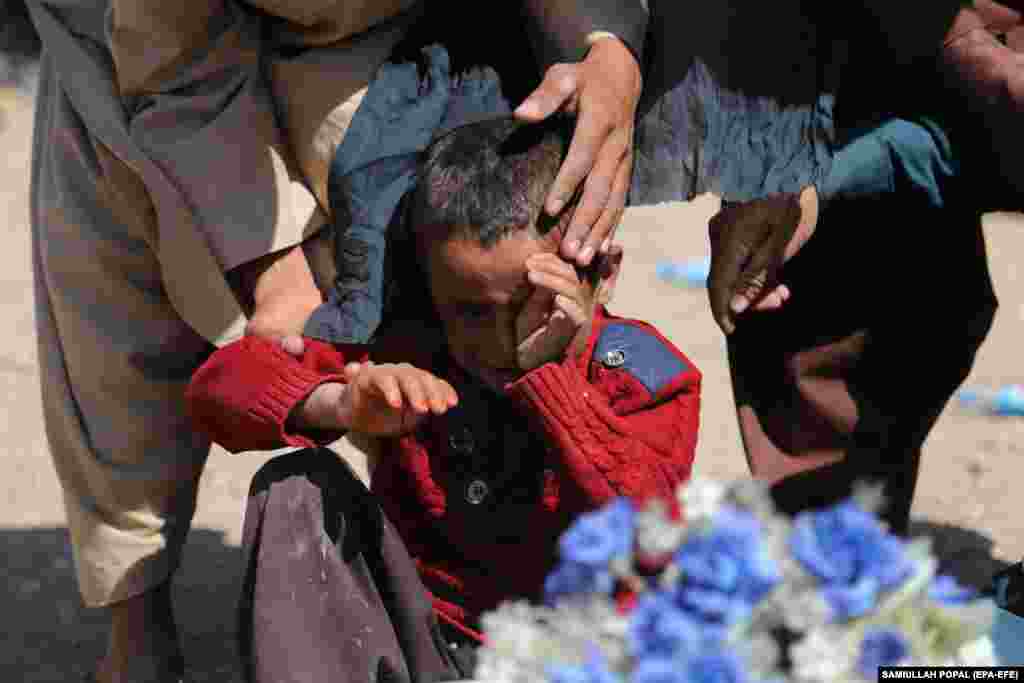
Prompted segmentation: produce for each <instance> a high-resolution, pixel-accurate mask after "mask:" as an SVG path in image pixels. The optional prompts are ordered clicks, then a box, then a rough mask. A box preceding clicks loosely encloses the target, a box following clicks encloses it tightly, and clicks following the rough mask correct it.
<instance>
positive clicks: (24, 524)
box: [0, 89, 1024, 683]
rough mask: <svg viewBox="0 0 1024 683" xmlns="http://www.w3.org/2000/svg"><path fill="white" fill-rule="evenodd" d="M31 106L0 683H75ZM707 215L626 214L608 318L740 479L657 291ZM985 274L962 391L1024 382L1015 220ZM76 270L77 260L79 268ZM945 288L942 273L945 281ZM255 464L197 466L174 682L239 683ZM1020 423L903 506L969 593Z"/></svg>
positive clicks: (6, 312) (720, 422) (7, 203)
mask: <svg viewBox="0 0 1024 683" xmlns="http://www.w3.org/2000/svg"><path fill="white" fill-rule="evenodd" d="M31 107H32V103H31V100H30V99H28V98H27V97H23V96H18V95H12V94H10V92H9V91H7V92H5V91H4V90H3V89H0V129H2V131H0V215H2V216H5V217H6V222H5V223H2V224H0V235H2V240H3V241H2V244H3V249H0V320H6V321H7V322H6V323H5V325H6V327H4V328H3V329H6V330H7V333H6V334H7V337H6V338H7V342H5V343H3V344H0V443H2V444H3V446H0V459H2V471H3V476H2V478H0V558H3V559H2V560H0V624H2V629H3V635H2V636H0V681H12V682H13V681H25V682H26V683H36V682H39V683H42V682H44V681H45V682H50V681H75V680H81V679H82V676H83V675H84V674H85V673H86V672H87V671H88V670H89V669H90V667H91V666H92V664H93V663H94V662H95V660H96V658H97V657H98V656H99V654H100V652H101V650H102V647H103V638H104V630H105V624H104V619H103V616H102V614H101V613H98V612H96V611H92V610H85V609H83V608H82V607H81V606H80V602H79V598H78V594H77V592H76V587H75V580H74V573H73V570H72V566H71V560H70V553H69V549H68V536H67V530H66V528H65V526H64V516H63V510H62V505H61V493H60V488H59V486H58V484H57V480H56V476H55V474H54V471H53V466H52V464H51V461H50V457H49V455H48V453H47V446H46V439H45V435H44V432H43V423H42V418H41V410H40V401H39V377H38V369H37V364H36V349H35V339H34V333H33V324H32V318H33V307H32V283H31V273H30V265H29V264H30V259H29V225H28V209H27V195H28V169H29V159H30V142H31V140H30V138H31V131H32V128H31V118H32V116H31V113H32V112H31ZM713 210H714V202H713V201H711V200H710V199H709V200H704V199H701V200H699V201H697V202H694V203H691V204H677V205H665V206H660V207H650V208H643V209H638V210H631V211H630V212H629V213H628V214H627V218H626V220H625V222H624V224H623V226H622V228H621V229H620V232H619V235H620V240H621V242H622V244H623V245H624V246H625V248H626V265H625V268H624V272H623V275H622V279H621V282H620V285H619V289H618V292H617V295H616V301H615V303H614V306H613V308H614V309H615V310H616V311H617V312H620V313H622V314H626V315H630V316H635V317H639V318H645V319H647V320H650V321H651V322H653V323H655V324H656V325H658V326H659V327H660V328H661V329H662V330H663V331H664V332H665V333H666V334H667V335H668V336H669V337H670V338H671V339H672V340H673V341H674V342H676V344H678V345H679V346H680V347H681V348H683V349H684V350H685V351H686V353H687V354H688V355H689V356H690V357H691V358H692V359H693V360H694V361H695V362H696V363H697V365H698V366H699V367H700V369H701V370H702V371H703V373H704V404H703V412H702V416H701V419H702V422H703V431H702V435H701V442H700V447H699V453H698V457H697V470H698V472H700V473H702V474H706V475H712V476H716V477H725V478H731V477H738V476H742V475H744V474H745V473H746V465H745V462H744V460H743V455H742V450H741V448H740V444H739V436H738V431H737V427H736V421H735V417H734V414H733V411H732V397H731V391H730V388H729V382H728V370H727V366H726V362H725V353H724V343H723V339H722V336H721V335H720V333H719V332H718V330H717V328H716V327H715V326H714V324H713V322H712V320H711V317H710V315H709V313H708V310H707V305H706V299H705V293H704V292H703V291H701V290H685V289H678V288H674V287H672V286H670V285H668V284H665V283H662V282H659V281H658V280H657V279H656V277H655V274H654V269H655V264H656V263H657V262H658V261H661V260H663V259H665V258H671V259H678V260H688V259H700V258H702V257H703V256H704V254H705V252H706V248H707V247H706V239H705V228H704V221H705V220H706V218H707V217H708V216H709V215H710V212H711V211H713ZM986 232H987V235H988V240H989V253H990V257H991V267H992V275H993V277H994V279H995V284H996V288H997V292H998V294H999V296H1000V299H1001V304H1002V305H1001V308H1000V310H999V315H998V318H997V320H996V323H995V327H994V329H993V330H992V333H991V335H990V337H989V339H988V341H987V342H986V344H985V346H984V348H982V350H981V352H980V355H979V357H978V361H977V365H976V367H975V370H974V372H973V374H972V376H971V377H970V379H969V380H968V382H969V383H970V384H977V385H1002V384H1005V383H1009V382H1020V383H1024V363H1022V361H1021V356H1020V349H1021V347H1020V345H1021V340H1022V339H1024V259H1022V258H1021V255H1022V254H1024V218H1022V217H1019V216H1012V215H999V216H990V217H989V220H987V222H986ZM82 256H83V258H88V255H86V254H83V255H82ZM945 275H946V276H948V277H955V276H956V274H955V273H949V274H945ZM268 457H270V456H269V455H252V454H250V455H245V456H228V455H227V454H225V453H224V452H222V451H217V452H214V453H213V454H212V456H211V457H210V460H209V464H208V466H207V469H206V473H205V476H204V478H203V484H202V489H201V493H200V497H199V510H198V513H197V515H196V519H195V524H194V531H193V532H192V535H191V537H190V540H189V544H188V547H187V551H186V555H185V559H184V566H183V567H182V571H181V572H180V573H179V576H178V577H177V580H176V583H175V590H176V597H177V604H178V608H179V611H178V617H179V621H180V624H181V627H182V634H183V641H184V647H185V652H186V656H187V658H188V662H189V670H190V673H189V679H188V680H190V681H195V682H211V683H212V682H216V683H232V682H234V681H239V680H240V678H239V675H238V669H237V666H236V663H235V654H234V641H233V635H232V633H233V629H234V624H233V620H234V607H235V601H236V596H237V593H238V589H237V586H238V583H239V578H240V574H241V566H240V554H239V550H238V542H239V537H240V527H241V521H242V519H241V515H242V506H243V500H244V496H245V492H246V489H247V487H248V483H249V480H250V477H251V475H252V474H253V473H254V472H255V470H256V469H257V468H258V467H259V466H260V465H261V464H262V463H263V462H264V461H266V460H267V459H268ZM1022 482H1024V420H1022V419H995V418H984V417H977V416H973V415H969V414H964V413H961V412H958V411H957V410H956V408H955V407H950V409H948V410H947V412H946V414H945V415H943V417H942V418H941V420H940V422H939V424H938V426H937V427H936V429H935V430H934V432H933V433H932V435H931V438H930V440H929V442H928V444H927V447H926V453H925V458H924V466H923V473H922V476H921V479H920V484H919V487H918V495H917V499H916V501H915V504H914V516H915V520H916V521H915V524H916V528H917V531H918V532H921V533H928V534H931V535H934V536H935V537H936V540H937V547H938V549H939V551H940V554H941V555H942V556H943V557H944V558H945V559H947V560H948V561H950V562H952V563H953V564H954V565H955V568H956V571H957V573H959V574H961V576H964V577H966V578H968V579H970V580H972V581H973V582H975V583H978V584H983V583H984V582H985V581H986V580H987V578H988V577H989V576H991V574H992V573H993V571H994V570H995V569H996V568H998V567H1001V566H1004V564H1005V563H1006V562H1008V561H1016V560H1018V559H1020V558H1021V557H1024V521H1022V520H1024V504H1022V502H1021V499H1020V498H1017V497H1016V496H1019V495H1020V492H1021V483H1022Z"/></svg>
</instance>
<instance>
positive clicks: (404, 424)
mask: <svg viewBox="0 0 1024 683" xmlns="http://www.w3.org/2000/svg"><path fill="white" fill-rule="evenodd" d="M345 377H346V379H347V380H348V383H347V384H341V383H338V382H328V383H326V384H321V385H320V386H319V387H317V388H316V389H315V390H314V391H313V393H311V394H310V395H309V397H308V398H307V399H306V400H305V401H304V402H303V403H302V404H301V406H300V407H299V408H298V411H299V412H298V415H297V418H298V422H299V424H300V425H302V426H306V427H312V428H315V429H330V430H336V431H354V432H359V433H361V434H369V435H371V436H398V435H401V434H406V433H408V432H410V431H412V430H413V429H415V428H416V426H417V425H419V423H420V422H422V421H423V419H424V418H425V417H426V416H427V414H428V413H433V414H435V415H443V414H444V413H446V412H448V410H449V409H450V408H453V407H454V406H455V405H457V404H458V402H459V399H458V395H457V394H456V393H455V389H453V388H452V386H451V385H450V384H448V382H446V381H444V380H443V379H440V378H438V377H435V376H434V375H432V374H430V373H429V372H427V371H425V370H420V369H419V368H415V367H413V366H412V365H409V364H408V363H397V364H396V363H385V364H382V365H375V364H374V363H373V362H370V361H368V362H366V363H349V364H348V365H347V366H345Z"/></svg>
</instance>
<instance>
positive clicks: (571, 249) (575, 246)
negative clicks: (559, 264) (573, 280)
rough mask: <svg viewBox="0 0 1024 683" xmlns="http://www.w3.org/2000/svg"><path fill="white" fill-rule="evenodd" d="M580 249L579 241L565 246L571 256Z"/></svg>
mask: <svg viewBox="0 0 1024 683" xmlns="http://www.w3.org/2000/svg"><path fill="white" fill-rule="evenodd" d="M579 248H580V243H579V240H573V241H572V242H569V243H568V244H566V245H565V250H566V251H567V252H569V256H573V255H575V254H576V252H577V251H578V250H579Z"/></svg>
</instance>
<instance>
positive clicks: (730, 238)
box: [708, 186, 818, 334]
mask: <svg viewBox="0 0 1024 683" xmlns="http://www.w3.org/2000/svg"><path fill="white" fill-rule="evenodd" d="M817 220H818V199H817V191H816V190H815V189H814V187H813V186H811V187H808V188H805V189H804V191H803V192H801V193H800V195H799V197H798V196H797V195H795V194H785V195H776V196H772V197H767V198H765V199H756V200H754V201H750V202H741V203H736V204H729V205H726V206H724V207H723V208H722V210H721V211H719V212H718V213H717V214H715V216H714V217H712V219H711V222H710V224H709V226H708V228H709V236H710V241H711V273H710V275H709V277H708V297H709V299H710V302H711V313H712V315H713V316H714V318H715V322H716V323H718V326H719V327H720V328H722V331H723V332H725V333H726V334H732V332H733V331H734V330H735V328H736V322H735V321H736V317H737V316H739V315H742V314H743V313H744V312H745V311H747V310H748V309H751V310H760V311H764V310H773V309H776V308H779V307H781V306H782V305H783V304H784V303H785V301H786V300H787V299H788V298H789V290H788V289H787V288H786V287H785V286H784V285H778V283H777V280H776V275H777V273H778V270H779V268H781V267H782V264H783V263H784V262H786V261H787V260H789V259H790V258H792V257H793V256H794V255H795V254H796V253H797V252H798V251H799V250H800V248H801V247H803V245H804V244H805V243H806V242H807V240H808V239H810V237H811V235H812V234H813V233H814V229H815V227H816V224H817Z"/></svg>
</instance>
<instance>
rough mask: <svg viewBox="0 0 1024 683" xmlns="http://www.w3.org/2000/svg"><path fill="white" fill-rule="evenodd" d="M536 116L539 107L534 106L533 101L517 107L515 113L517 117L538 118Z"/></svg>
mask: <svg viewBox="0 0 1024 683" xmlns="http://www.w3.org/2000/svg"><path fill="white" fill-rule="evenodd" d="M536 114H537V107H536V105H534V103H533V101H532V100H526V101H525V102H523V103H522V104H520V105H519V106H518V107H516V111H515V115H516V116H536Z"/></svg>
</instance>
